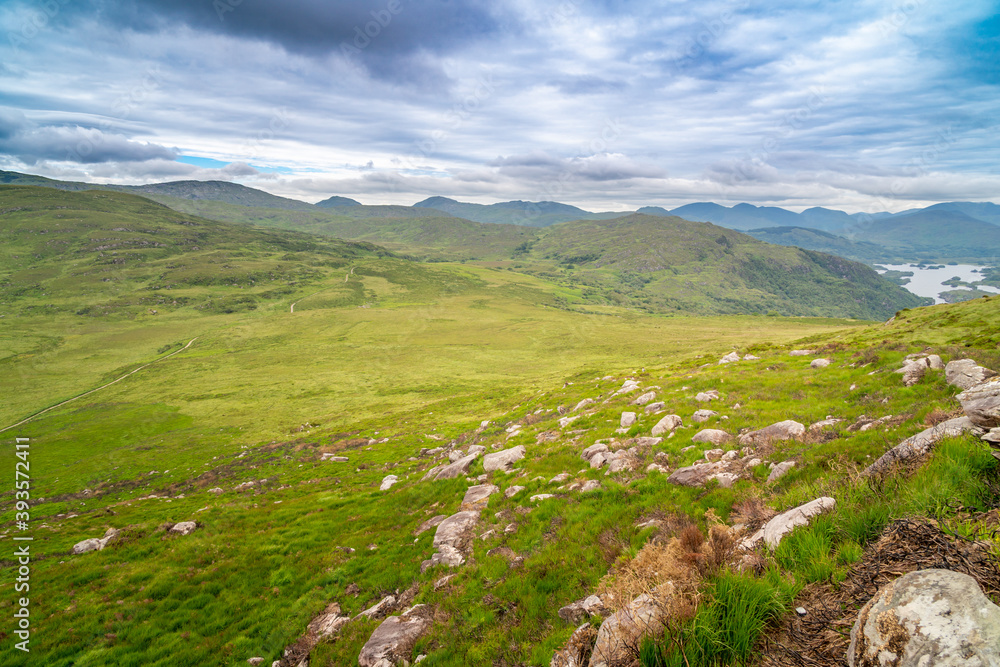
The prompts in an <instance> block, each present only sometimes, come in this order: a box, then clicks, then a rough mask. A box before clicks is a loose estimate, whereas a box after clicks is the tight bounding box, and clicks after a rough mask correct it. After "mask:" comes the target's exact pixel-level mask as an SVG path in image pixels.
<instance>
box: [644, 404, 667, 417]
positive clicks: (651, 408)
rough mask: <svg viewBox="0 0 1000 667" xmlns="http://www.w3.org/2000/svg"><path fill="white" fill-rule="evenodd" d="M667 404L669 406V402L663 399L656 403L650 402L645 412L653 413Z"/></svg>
mask: <svg viewBox="0 0 1000 667" xmlns="http://www.w3.org/2000/svg"><path fill="white" fill-rule="evenodd" d="M666 406H667V404H666V403H664V402H663V401H657V402H656V403H650V404H649V405H647V406H646V407H645V408H644V409H643V412H645V413H646V414H647V415H650V414H653V413H654V412H659V411H660V410H662V409H663V408H665V407H666Z"/></svg>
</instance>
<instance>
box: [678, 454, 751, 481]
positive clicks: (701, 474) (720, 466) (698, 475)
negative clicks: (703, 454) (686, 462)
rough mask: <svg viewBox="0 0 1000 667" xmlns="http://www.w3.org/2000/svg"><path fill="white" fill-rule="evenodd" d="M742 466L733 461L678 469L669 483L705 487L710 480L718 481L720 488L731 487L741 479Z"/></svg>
mask: <svg viewBox="0 0 1000 667" xmlns="http://www.w3.org/2000/svg"><path fill="white" fill-rule="evenodd" d="M741 468H742V466H741V465H740V464H739V463H738V462H733V461H721V460H720V461H710V462H702V463H695V464H694V465H690V466H686V467H684V468H678V469H677V470H675V471H674V472H672V473H671V474H670V477H668V478H667V481H668V482H670V483H671V484H677V485H679V486H705V484H707V483H708V482H709V481H710V480H713V479H714V480H716V481H718V482H719V485H720V486H725V487H729V486H732V485H733V482H735V481H736V480H737V479H738V478H739V470H740V469H741Z"/></svg>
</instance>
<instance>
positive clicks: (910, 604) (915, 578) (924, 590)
mask: <svg viewBox="0 0 1000 667" xmlns="http://www.w3.org/2000/svg"><path fill="white" fill-rule="evenodd" d="M847 664H848V665H850V666H851V667H862V666H864V667H890V666H891V667H929V666H930V665H934V666H935V667H973V666H975V667H992V666H995V665H1000V607H998V606H997V605H995V604H993V603H992V602H990V600H989V598H987V597H986V596H985V595H983V591H982V590H981V589H980V588H979V584H978V583H977V582H976V580H975V579H973V578H972V577H970V576H969V575H967V574H962V573H960V572H953V571H951V570H918V571H916V572H910V573H908V574H905V575H903V576H902V577H900V578H898V579H896V580H895V581H892V582H890V583H888V584H886V585H885V586H883V587H882V589H881V590H880V591H879V592H878V593H877V594H876V595H875V597H873V598H872V599H871V600H869V601H868V603H867V604H866V605H865V606H864V607H862V608H861V611H860V612H859V613H858V620H857V621H856V622H855V623H854V627H853V628H852V629H851V645H850V648H848V650H847Z"/></svg>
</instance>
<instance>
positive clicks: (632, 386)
mask: <svg viewBox="0 0 1000 667" xmlns="http://www.w3.org/2000/svg"><path fill="white" fill-rule="evenodd" d="M638 388H639V383H638V382H636V381H635V380H625V382H623V383H622V387H621V389H619V390H618V391H616V392H615V393H614V395H615V396H617V395H618V394H627V393H629V392H632V391H635V390H636V389H638Z"/></svg>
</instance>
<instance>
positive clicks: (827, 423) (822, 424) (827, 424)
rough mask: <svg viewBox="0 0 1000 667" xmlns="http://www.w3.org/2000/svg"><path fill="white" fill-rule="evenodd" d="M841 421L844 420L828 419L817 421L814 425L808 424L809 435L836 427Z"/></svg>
mask: <svg viewBox="0 0 1000 667" xmlns="http://www.w3.org/2000/svg"><path fill="white" fill-rule="evenodd" d="M842 421H844V420H843V419H834V418H833V417H829V418H827V419H824V420H822V421H818V422H816V423H815V424H810V425H809V431H810V432H811V433H816V432H817V431H822V430H823V429H825V428H831V427H833V426H836V425H837V424H839V423H840V422H842Z"/></svg>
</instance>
